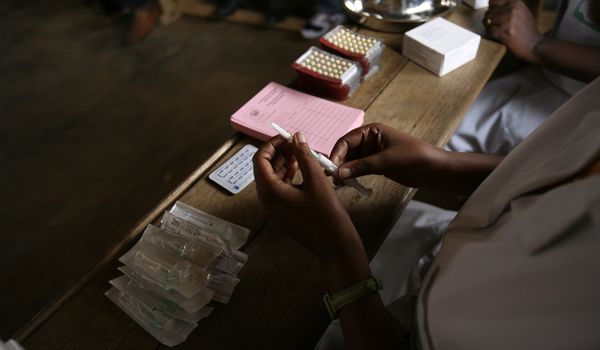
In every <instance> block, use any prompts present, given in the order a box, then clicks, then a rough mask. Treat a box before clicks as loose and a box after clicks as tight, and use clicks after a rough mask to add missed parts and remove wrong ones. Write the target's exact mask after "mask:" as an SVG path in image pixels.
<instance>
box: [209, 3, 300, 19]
mask: <svg viewBox="0 0 600 350" xmlns="http://www.w3.org/2000/svg"><path fill="white" fill-rule="evenodd" d="M215 3H216V8H215V12H214V14H213V15H214V17H215V18H217V19H222V18H225V17H227V16H231V15H232V14H233V13H235V11H237V9H238V8H240V7H242V6H251V7H256V8H261V9H262V10H263V11H264V12H265V15H266V24H267V25H273V24H275V23H278V22H281V21H282V20H284V19H285V17H286V16H287V13H288V11H289V6H290V4H289V1H285V0H265V1H259V0H254V1H248V0H215Z"/></svg>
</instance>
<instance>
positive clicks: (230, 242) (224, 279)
mask: <svg viewBox="0 0 600 350" xmlns="http://www.w3.org/2000/svg"><path fill="white" fill-rule="evenodd" d="M249 232H250V230H248V229H247V228H244V227H242V226H239V225H236V224H233V223H230V222H228V221H225V220H223V219H220V218H217V217H215V216H212V215H209V214H207V213H204V212H202V211H200V210H197V209H195V208H193V207H191V206H189V205H187V204H185V203H181V202H177V203H175V205H174V206H173V208H171V210H169V211H167V212H165V214H164V216H163V218H162V221H161V226H160V228H158V227H156V226H153V225H148V227H147V228H146V230H145V231H144V234H143V235H142V238H141V239H140V241H139V242H138V243H137V244H136V245H135V246H134V247H133V248H131V250H129V251H128V252H127V253H125V255H123V256H122V257H121V258H120V259H119V261H120V262H122V263H123V264H124V266H121V267H119V268H118V269H119V271H121V272H123V274H124V275H122V276H120V277H118V278H116V279H113V280H111V281H110V284H111V285H112V287H111V288H110V290H108V291H107V292H106V296H107V297H108V298H109V299H110V300H112V301H113V302H114V303H115V304H116V305H117V306H118V307H119V308H121V309H122V310H123V311H124V312H125V313H127V314H128V315H129V316H130V317H131V318H132V319H133V320H135V321H136V322H137V323H138V324H139V325H140V326H142V327H143V328H144V329H145V330H146V331H147V332H149V333H150V334H152V336H154V337H155V338H156V339H158V340H159V341H160V342H161V343H163V344H165V345H169V346H174V345H177V344H180V343H181V342H183V341H184V340H185V339H186V338H187V336H188V335H189V334H190V333H191V331H192V330H194V328H196V326H197V322H198V321H199V320H200V319H202V318H204V317H206V316H208V315H209V314H210V312H211V311H212V310H213V308H214V307H213V306H209V303H211V301H214V302H219V303H227V302H229V297H230V296H231V294H232V293H233V290H234V288H235V286H236V285H237V283H238V282H239V279H238V278H237V275H238V273H239V272H240V270H241V268H242V267H243V266H244V264H245V263H246V261H247V260H248V256H247V255H246V254H244V253H242V252H240V251H239V249H240V247H241V246H242V245H244V243H245V242H246V240H247V238H248V234H249ZM210 305H214V303H211V304H210Z"/></svg>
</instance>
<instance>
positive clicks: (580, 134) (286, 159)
mask: <svg viewBox="0 0 600 350" xmlns="http://www.w3.org/2000/svg"><path fill="white" fill-rule="evenodd" d="M599 96H600V79H597V80H595V81H594V82H593V83H591V84H590V85H589V86H587V87H586V88H584V89H583V90H582V91H581V92H579V93H578V94H577V95H576V96H575V97H573V98H572V99H571V100H570V101H568V102H567V103H565V104H564V105H563V106H561V107H560V108H559V109H558V110H557V111H556V112H555V113H554V114H553V115H552V116H550V117H549V118H548V119H547V120H546V121H545V122H544V124H542V126H541V127H539V128H538V129H537V130H536V131H534V132H533V134H532V135H530V136H529V137H528V138H527V139H526V140H525V141H524V142H522V143H521V144H520V145H519V146H517V147H516V148H515V149H514V150H513V151H512V152H511V153H510V154H509V155H508V156H506V157H500V156H494V155H483V154H471V153H461V152H450V151H447V150H444V149H439V148H437V147H435V146H432V145H430V144H427V143H425V142H423V141H420V140H418V139H415V138H413V137H411V136H409V135H407V134H405V133H402V132H399V131H396V130H394V129H392V128H389V127H386V126H384V125H380V124H371V125H366V126H363V127H361V128H359V129H357V130H354V131H351V132H350V133H349V134H347V135H346V136H344V137H343V138H342V139H340V141H339V142H338V143H337V145H336V146H335V148H334V150H333V152H332V155H331V158H332V160H333V161H334V162H337V163H338V164H341V166H340V168H339V170H338V173H337V174H336V176H337V178H338V179H345V178H351V177H358V176H362V175H367V174H381V175H385V176H386V177H388V178H390V179H392V180H395V181H397V182H400V183H402V184H403V185H406V186H412V187H422V186H427V187H432V188H437V189H442V190H447V191H451V192H454V193H472V194H471V195H470V197H469V199H468V200H467V202H466V203H465V205H464V206H463V208H462V209H461V211H460V212H459V214H458V215H457V216H456V218H455V219H454V220H453V221H452V223H451V224H450V227H449V229H448V230H447V232H446V233H445V234H444V238H443V241H442V245H441V248H440V250H439V253H438V255H437V257H436V258H435V260H434V261H433V264H432V265H431V268H429V269H428V270H427V274H426V276H425V279H424V282H423V286H422V288H421V289H420V292H419V295H418V300H416V302H415V303H413V305H414V309H415V311H414V312H411V311H410V310H411V307H407V305H410V304H406V303H402V301H398V302H395V303H392V304H391V305H389V306H388V308H387V311H386V308H385V307H384V303H383V301H382V299H381V297H380V296H379V294H378V293H367V294H361V295H360V296H359V297H357V296H356V295H355V294H353V296H352V299H351V300H352V301H351V302H350V303H349V304H347V305H346V306H343V307H342V308H341V309H339V310H338V315H339V318H340V324H341V327H342V329H343V334H344V338H345V340H346V346H347V348H349V349H408V348H411V347H414V348H421V349H438V350H443V349H598V348H600V332H598V331H597V327H598V324H600V278H598V276H600V254H598V247H599V246H600V234H599V233H600V137H598V135H600V98H598V97H599ZM298 168H299V169H300V171H301V172H302V177H303V179H304V180H303V183H302V184H300V185H296V184H292V182H291V179H292V178H293V176H294V174H295V172H296V171H297V169H298ZM254 172H255V178H256V186H257V193H258V197H259V199H260V203H261V205H262V207H263V209H264V211H265V212H266V213H267V214H268V217H269V218H270V219H271V220H273V221H274V224H276V225H278V226H279V227H280V228H281V230H282V231H283V232H286V233H287V234H288V235H290V236H291V237H292V238H294V239H295V240H297V241H298V242H299V243H300V244H301V245H303V246H304V247H305V248H306V249H308V250H310V251H311V252H312V253H313V254H315V255H316V256H317V257H318V258H319V259H320V260H321V261H322V262H323V273H324V274H326V276H327V281H328V286H327V288H328V290H329V292H330V293H337V292H339V291H343V292H342V293H345V292H346V291H347V290H348V289H347V288H348V287H351V286H352V287H355V286H359V287H361V288H362V286H364V285H365V284H364V283H363V282H364V281H370V277H371V276H372V275H373V273H372V271H371V270H370V268H369V262H368V259H367V256H366V253H365V250H364V247H363V245H362V242H361V239H360V237H359V235H358V233H357V231H356V228H355V227H354V225H353V224H352V221H351V219H350V217H349V215H348V213H347V212H346V210H345V209H344V207H343V206H342V204H341V203H340V201H339V199H338V198H337V196H336V194H335V191H334V189H333V188H332V186H331V183H330V181H329V180H328V179H327V178H326V177H325V175H324V174H323V171H322V169H321V168H320V166H319V165H318V163H317V162H316V161H315V160H314V159H313V158H312V156H311V154H310V151H309V149H308V146H307V144H306V141H305V138H304V136H303V135H302V134H301V133H297V134H296V135H294V143H293V144H292V143H289V142H287V141H286V140H285V139H283V138H282V137H279V136H278V137H275V138H273V139H271V140H270V141H268V142H267V143H265V144H264V145H263V146H262V147H261V148H260V149H259V151H258V152H257V153H256V156H255V160H254ZM399 249H400V251H399V252H398V255H399V257H401V256H402V254H403V252H402V251H401V247H400V248H399ZM383 283H384V285H385V283H386V281H385V280H384V281H383ZM371 286H372V285H371ZM351 289H352V288H351ZM384 290H385V288H384ZM346 296H348V297H350V296H351V295H350V294H348V295H346ZM413 300H414V299H413ZM388 311H389V312H390V313H391V316H392V317H391V318H390V317H389V314H388V313H387V312H388ZM406 334H411V335H412V338H411V340H409V338H406V337H405V335H406ZM399 335H402V336H399ZM411 344H412V345H411Z"/></svg>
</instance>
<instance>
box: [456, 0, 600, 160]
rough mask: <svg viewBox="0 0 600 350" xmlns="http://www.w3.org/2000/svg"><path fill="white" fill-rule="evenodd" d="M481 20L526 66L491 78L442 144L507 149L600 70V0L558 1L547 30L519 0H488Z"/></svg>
mask: <svg viewBox="0 0 600 350" xmlns="http://www.w3.org/2000/svg"><path fill="white" fill-rule="evenodd" d="M483 23H484V25H485V26H486V30H487V34H488V36H489V37H491V38H492V39H495V40H497V41H499V42H501V43H503V44H505V45H506V47H507V49H508V50H509V51H510V52H512V53H513V54H514V55H515V56H516V57H518V58H520V59H522V60H524V61H525V62H527V63H529V66H528V67H527V68H524V69H522V70H519V71H517V72H514V73H512V74H510V75H507V76H504V77H502V78H499V79H496V80H493V81H492V82H490V83H489V84H488V85H487V86H486V87H485V88H484V89H483V90H482V92H481V94H480V95H479V96H478V98H477V99H476V101H475V102H474V104H473V106H472V107H471V109H470V110H469V111H468V112H467V113H466V114H465V116H464V119H463V121H462V124H461V125H460V126H459V128H458V130H457V131H456V134H455V135H454V136H453V137H452V138H451V140H450V142H449V143H448V145H447V148H448V149H449V150H452V151H461V152H481V153H489V154H507V153H508V152H509V151H510V150H511V149H513V148H514V147H515V146H516V145H517V144H518V143H519V142H521V141H522V140H523V139H524V138H525V137H527V135H529V134H530V133H531V132H532V131H533V130H534V129H535V128H537V127H538V126H539V125H540V124H541V123H542V122H543V121H544V119H545V118H546V117H547V116H549V115H550V114H551V113H552V112H553V111H555V110H556V109H557V108H558V107H559V106H560V105H562V104H563V103H564V102H565V101H567V100H568V99H569V98H570V97H571V96H573V95H574V94H575V93H577V92H578V91H579V90H581V89H582V88H583V87H584V86H585V85H586V84H587V83H589V82H590V81H592V80H593V79H595V78H596V77H598V76H599V75H600V1H596V0H563V1H561V3H560V6H559V10H558V13H557V19H556V22H555V25H554V29H553V30H552V32H551V33H549V35H548V36H543V35H542V34H541V33H540V32H539V31H538V29H537V27H536V21H535V19H534V17H533V15H532V13H531V11H530V10H529V9H528V8H527V6H526V5H525V4H524V3H523V2H522V1H520V0H490V5H489V9H488V11H487V12H486V14H485V16H484V19H483Z"/></svg>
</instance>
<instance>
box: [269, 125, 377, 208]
mask: <svg viewBox="0 0 600 350" xmlns="http://www.w3.org/2000/svg"><path fill="white" fill-rule="evenodd" d="M271 126H272V127H273V129H275V130H276V131H277V132H278V133H279V135H281V136H283V137H284V138H285V139H286V140H288V141H290V142H292V134H290V133H289V132H287V131H286V130H285V129H284V128H282V127H280V126H279V125H277V124H275V123H271ZM310 152H311V153H312V155H313V157H314V158H315V159H316V160H317V161H318V162H319V164H320V165H321V167H323V169H325V170H326V171H327V172H329V173H330V174H331V175H333V176H337V170H338V166H337V165H335V163H334V162H332V161H331V160H330V159H329V158H327V157H325V156H324V155H322V154H320V153H317V152H315V151H313V150H312V149H311V150H310ZM343 182H344V184H346V185H347V186H350V187H352V188H354V189H355V190H357V191H358V192H359V193H360V194H362V195H364V196H369V195H371V193H372V192H373V191H372V190H371V189H368V188H366V187H365V186H363V185H362V184H361V183H360V182H358V180H357V179H355V178H352V179H346V180H343Z"/></svg>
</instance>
